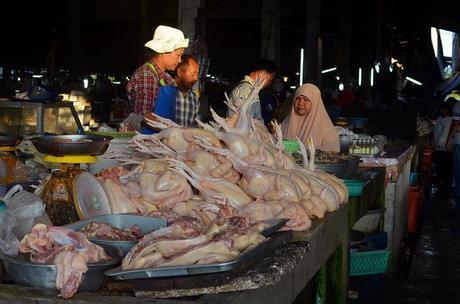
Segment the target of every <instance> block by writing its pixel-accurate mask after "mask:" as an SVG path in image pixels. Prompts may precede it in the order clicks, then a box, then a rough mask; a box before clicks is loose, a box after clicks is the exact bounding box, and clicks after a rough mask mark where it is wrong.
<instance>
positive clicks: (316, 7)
mask: <svg viewBox="0 0 460 304" xmlns="http://www.w3.org/2000/svg"><path fill="white" fill-rule="evenodd" d="M306 6H307V13H306V21H307V23H306V39H305V56H304V67H303V70H304V73H303V74H304V77H303V79H304V81H303V82H304V83H306V82H310V83H314V84H316V85H318V86H320V85H321V64H322V63H321V56H320V53H321V51H322V50H321V42H320V25H321V0H308V1H307V5H306Z"/></svg>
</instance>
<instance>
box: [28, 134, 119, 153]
mask: <svg viewBox="0 0 460 304" xmlns="http://www.w3.org/2000/svg"><path fill="white" fill-rule="evenodd" d="M111 140H112V137H110V136H99V135H45V136H39V137H35V138H32V139H31V140H30V141H31V142H32V144H33V145H34V146H35V148H36V149H37V150H38V152H40V153H43V154H49V155H54V156H64V155H101V154H104V153H105V151H107V148H108V147H109V144H110V141H111Z"/></svg>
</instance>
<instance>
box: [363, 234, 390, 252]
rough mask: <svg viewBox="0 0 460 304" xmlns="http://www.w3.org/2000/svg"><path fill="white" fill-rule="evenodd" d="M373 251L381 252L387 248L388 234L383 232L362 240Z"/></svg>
mask: <svg viewBox="0 0 460 304" xmlns="http://www.w3.org/2000/svg"><path fill="white" fill-rule="evenodd" d="M364 241H365V242H367V243H368V244H369V247H371V248H373V249H378V250H383V249H386V248H387V243H388V233H386V232H385V231H383V232H379V233H377V234H373V235H370V236H368V237H366V238H365V239H364Z"/></svg>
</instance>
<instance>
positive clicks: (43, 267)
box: [0, 246, 121, 291]
mask: <svg viewBox="0 0 460 304" xmlns="http://www.w3.org/2000/svg"><path fill="white" fill-rule="evenodd" d="M102 247H103V248H104V250H105V252H106V253H107V254H108V255H110V256H111V257H112V260H110V261H107V262H104V263H94V264H88V271H86V272H85V273H84V274H83V278H82V282H81V284H80V286H79V287H78V290H79V291H95V290H97V289H99V287H101V286H102V284H103V283H104V281H105V276H104V271H106V270H108V269H110V268H113V267H114V266H116V265H117V264H118V263H120V261H121V255H120V251H119V249H118V248H116V247H111V246H102ZM0 259H1V260H2V262H3V265H4V266H5V270H6V272H7V273H8V274H9V275H10V277H11V278H12V279H13V280H14V282H15V284H18V285H27V286H33V287H36V288H47V289H55V288H56V274H57V270H56V266H55V265H53V264H35V263H32V262H30V261H27V260H26V259H25V257H24V256H21V257H11V256H7V255H4V254H2V253H0Z"/></svg>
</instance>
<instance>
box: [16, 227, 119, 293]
mask: <svg viewBox="0 0 460 304" xmlns="http://www.w3.org/2000/svg"><path fill="white" fill-rule="evenodd" d="M19 252H21V253H26V254H29V255H30V261H31V262H33V263H37V264H55V265H56V268H57V277H56V288H57V289H58V290H59V291H60V294H59V296H62V297H64V298H70V297H72V296H73V295H74V294H75V293H76V292H77V290H78V286H79V285H80V283H81V280H82V275H83V274H84V273H85V272H86V271H87V270H88V266H87V264H88V263H102V262H105V261H108V260H110V259H112V258H111V257H110V256H109V255H107V254H106V253H105V251H104V249H103V248H102V247H100V246H98V245H96V244H93V243H91V242H90V241H89V240H88V239H87V238H86V236H85V235H84V234H82V233H80V232H77V231H73V230H70V229H67V228H64V227H56V226H47V225H44V224H36V225H35V226H34V227H33V228H32V231H31V232H30V233H29V234H26V235H25V236H24V238H23V239H22V240H21V243H20V245H19Z"/></svg>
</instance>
